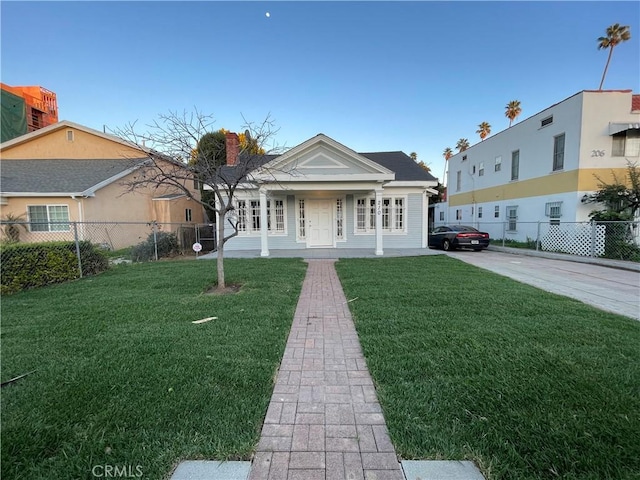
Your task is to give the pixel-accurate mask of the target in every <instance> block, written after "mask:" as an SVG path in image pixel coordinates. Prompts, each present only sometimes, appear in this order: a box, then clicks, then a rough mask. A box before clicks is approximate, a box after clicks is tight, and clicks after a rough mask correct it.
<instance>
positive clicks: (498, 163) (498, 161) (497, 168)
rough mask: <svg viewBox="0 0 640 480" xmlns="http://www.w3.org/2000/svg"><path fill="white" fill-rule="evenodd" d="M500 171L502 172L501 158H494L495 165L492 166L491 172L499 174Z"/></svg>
mask: <svg viewBox="0 0 640 480" xmlns="http://www.w3.org/2000/svg"><path fill="white" fill-rule="evenodd" d="M500 170H502V156H498V157H496V161H495V164H494V166H493V171H494V172H499V171H500Z"/></svg>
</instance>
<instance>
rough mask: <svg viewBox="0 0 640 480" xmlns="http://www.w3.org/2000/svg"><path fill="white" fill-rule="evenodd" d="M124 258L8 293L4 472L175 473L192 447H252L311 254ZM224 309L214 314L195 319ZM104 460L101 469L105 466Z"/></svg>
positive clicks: (216, 452)
mask: <svg viewBox="0 0 640 480" xmlns="http://www.w3.org/2000/svg"><path fill="white" fill-rule="evenodd" d="M225 266H226V275H227V282H228V283H240V284H243V287H242V290H241V291H240V292H239V293H237V294H234V295H225V296H215V295H206V294H204V292H205V291H206V290H207V288H208V287H209V286H211V285H212V284H214V282H215V262H211V261H175V262H153V263H146V264H134V265H126V266H119V267H116V268H114V269H112V270H111V271H109V272H106V273H104V274H102V275H99V276H97V277H91V278H86V279H83V280H79V281H75V282H72V283H67V284H63V285H56V286H51V287H47V288H41V289H38V290H33V291H28V292H23V293H19V294H16V295H13V296H10V297H7V298H4V299H3V300H2V381H4V380H7V379H11V378H13V377H16V376H18V375H20V374H22V373H25V372H28V371H32V370H36V372H35V373H33V374H32V375H29V376H28V377H26V378H24V379H22V380H20V381H19V382H16V383H15V384H13V385H11V386H9V387H5V388H3V389H2V468H1V472H2V478H11V479H15V480H18V479H28V480H34V479H40V478H42V479H45V478H46V479H52V478H94V475H93V474H92V469H94V467H95V466H105V465H111V466H118V467H123V466H127V467H129V468H130V470H129V472H128V473H132V474H133V475H135V474H137V473H142V474H143V478H154V479H159V478H164V477H166V476H167V475H168V474H169V472H170V471H171V469H172V468H173V467H174V466H175V465H176V464H177V463H178V462H179V461H180V460H182V459H187V458H188V459H197V458H201V459H248V458H249V456H250V454H251V452H252V450H253V449H254V447H255V445H256V443H257V441H258V438H259V434H260V429H261V426H262V421H263V418H264V415H265V412H266V409H267V406H268V402H269V398H270V396H271V392H272V389H273V379H274V375H275V372H276V370H277V367H278V365H279V363H280V359H281V357H282V353H283V352H284V346H285V343H286V338H287V335H288V332H289V329H290V326H291V321H292V318H293V315H294V311H295V307H296V304H297V300H298V296H299V292H300V288H301V286H302V281H303V279H304V274H305V271H306V265H305V264H304V263H303V262H302V261H300V260H295V259H253V260H240V259H228V260H226V261H225ZM212 316H215V317H218V318H217V319H216V320H212V321H209V322H206V323H202V324H193V323H192V321H195V320H199V319H203V318H206V317H212ZM103 472H104V469H100V467H99V468H98V470H95V471H94V472H93V473H98V474H103Z"/></svg>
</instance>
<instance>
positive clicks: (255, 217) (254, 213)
mask: <svg viewBox="0 0 640 480" xmlns="http://www.w3.org/2000/svg"><path fill="white" fill-rule="evenodd" d="M249 205H250V206H251V222H250V223H249V225H250V227H251V231H254V232H259V231H260V200H251V202H249Z"/></svg>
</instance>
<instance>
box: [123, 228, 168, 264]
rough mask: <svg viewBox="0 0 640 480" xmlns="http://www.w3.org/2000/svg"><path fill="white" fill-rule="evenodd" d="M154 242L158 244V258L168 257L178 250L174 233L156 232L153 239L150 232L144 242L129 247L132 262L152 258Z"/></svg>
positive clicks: (154, 249)
mask: <svg viewBox="0 0 640 480" xmlns="http://www.w3.org/2000/svg"><path fill="white" fill-rule="evenodd" d="M156 242H157V244H158V258H163V257H169V256H171V255H174V254H176V253H178V252H179V251H180V249H179V248H178V238H177V237H176V235H175V234H174V233H168V232H157V233H156V239H155V241H154V237H153V233H152V234H150V235H149V236H148V237H147V239H146V240H145V241H144V242H141V243H139V244H138V245H136V246H135V247H133V248H132V249H131V260H133V261H134V262H146V261H149V260H153V259H154V258H155V255H156V247H155V244H156Z"/></svg>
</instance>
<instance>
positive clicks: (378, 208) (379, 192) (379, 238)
mask: <svg viewBox="0 0 640 480" xmlns="http://www.w3.org/2000/svg"><path fill="white" fill-rule="evenodd" d="M376 255H384V251H383V250H382V189H381V188H380V189H376Z"/></svg>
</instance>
